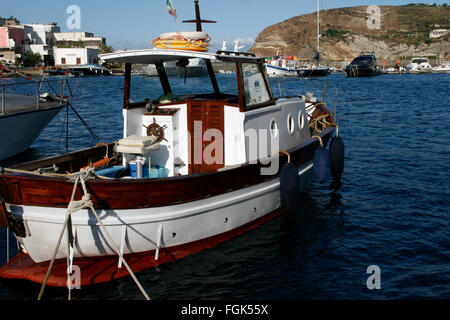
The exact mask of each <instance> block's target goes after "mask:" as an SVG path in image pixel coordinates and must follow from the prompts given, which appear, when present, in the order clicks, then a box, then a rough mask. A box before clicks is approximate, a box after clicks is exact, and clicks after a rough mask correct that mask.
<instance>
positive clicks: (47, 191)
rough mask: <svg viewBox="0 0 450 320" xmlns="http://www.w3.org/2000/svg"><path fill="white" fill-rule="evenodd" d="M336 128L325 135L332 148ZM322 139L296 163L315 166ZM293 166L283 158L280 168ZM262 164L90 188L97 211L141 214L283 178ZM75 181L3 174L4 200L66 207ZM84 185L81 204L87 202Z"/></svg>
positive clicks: (0, 191) (295, 155)
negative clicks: (138, 210)
mask: <svg viewBox="0 0 450 320" xmlns="http://www.w3.org/2000/svg"><path fill="white" fill-rule="evenodd" d="M333 131H334V128H332V127H330V128H328V129H326V130H325V131H324V132H323V133H322V134H321V136H322V140H323V143H324V144H325V145H326V143H327V142H328V140H329V138H330V136H331V134H332V132H333ZM318 146H319V141H318V140H314V139H313V140H310V141H309V142H307V143H304V144H302V145H300V146H298V147H297V148H296V149H294V150H288V152H289V153H290V156H291V162H292V163H294V164H295V165H296V166H297V167H300V166H302V165H304V164H305V163H307V162H309V161H311V160H312V159H313V157H314V153H315V150H316V149H317V147H318ZM286 161H287V157H286V156H284V155H283V156H280V163H279V169H281V167H282V166H283V164H284V163H285V162H286ZM262 167H263V166H262V165H261V164H259V163H258V164H245V165H242V166H239V167H237V168H233V169H229V170H223V171H217V172H211V173H200V174H193V175H187V176H177V177H169V178H163V179H141V180H128V179H112V180H103V179H91V180H88V181H87V189H88V192H89V193H90V194H91V197H92V201H93V203H94V206H95V208H96V209H136V208H151V207H160V206H168V205H174V204H180V203H185V202H190V201H195V200H200V199H204V198H209V197H212V196H216V195H220V194H224V193H227V192H231V191H235V190H239V189H242V188H245V187H249V186H253V185H257V184H259V183H261V182H264V181H268V180H271V179H273V178H276V177H278V176H279V171H280V170H279V171H278V173H277V174H275V175H261V168H262ZM73 183H74V182H73V181H72V180H69V179H67V178H61V177H44V176H35V175H30V174H25V173H15V174H0V195H1V196H2V197H3V198H4V199H5V202H7V203H9V204H14V205H27V206H42V207H57V208H66V207H67V206H68V204H69V202H70V198H71V195H72V190H73ZM82 195H83V190H82V187H81V186H79V187H78V189H77V192H76V195H75V199H81V197H82Z"/></svg>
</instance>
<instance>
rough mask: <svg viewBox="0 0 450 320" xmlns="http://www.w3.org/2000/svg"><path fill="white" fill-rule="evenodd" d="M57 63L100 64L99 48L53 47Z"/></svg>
mask: <svg viewBox="0 0 450 320" xmlns="http://www.w3.org/2000/svg"><path fill="white" fill-rule="evenodd" d="M53 53H54V58H55V65H57V66H60V67H67V66H76V65H83V64H91V63H94V64H98V61H99V58H98V49H97V48H57V47H55V48H54V49H53Z"/></svg>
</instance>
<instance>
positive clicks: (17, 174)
mask: <svg viewBox="0 0 450 320" xmlns="http://www.w3.org/2000/svg"><path fill="white" fill-rule="evenodd" d="M333 130H335V128H334V127H332V126H330V127H328V128H326V129H325V130H324V131H323V132H321V133H320V134H318V136H320V137H324V136H326V135H328V134H329V133H331V131H333ZM314 143H316V144H319V141H318V140H317V139H314V138H309V139H308V140H306V141H305V142H303V143H301V144H299V145H298V146H296V147H294V148H291V149H289V150H286V152H288V153H294V152H297V151H299V150H300V149H303V148H305V147H307V146H308V145H310V144H314ZM113 144H114V142H112V143H110V144H109V145H113ZM102 147H103V146H95V147H91V148H86V149H82V150H78V151H74V152H71V153H66V154H63V155H58V156H52V157H48V158H44V159H40V160H34V161H30V162H25V163H22V164H17V165H14V166H11V167H10V168H11V169H17V170H20V166H22V165H23V166H24V165H27V164H28V165H29V164H38V163H39V162H41V161H49V160H51V159H57V158H59V157H61V156H66V155H70V154H76V153H78V152H83V151H86V152H87V151H91V150H94V149H96V148H98V149H99V148H102ZM276 157H278V158H283V157H285V155H282V154H278V155H276ZM258 160H261V159H258ZM254 165H255V164H251V163H249V162H246V163H242V164H238V165H235V166H232V167H230V168H227V167H224V168H222V169H221V170H219V171H210V172H200V173H194V174H187V175H180V176H172V177H165V178H152V179H147V178H142V179H123V178H111V179H104V178H102V177H101V176H97V175H96V176H95V178H90V179H89V182H97V183H98V182H102V183H103V182H106V183H117V182H120V183H126V184H129V183H131V184H135V183H149V182H152V183H153V182H164V181H168V180H170V181H173V180H186V179H190V178H196V177H203V176H212V175H216V174H218V173H221V172H227V171H230V170H236V169H243V168H245V167H249V166H254ZM258 165H259V166H260V167H264V166H267V165H263V164H261V163H259V162H258ZM4 169H6V171H7V169H8V168H4ZM75 174H77V172H75V173H73V174H72V175H67V176H62V175H61V176H48V175H45V174H39V173H33V172H32V171H30V172H29V173H27V172H26V170H24V171H23V172H10V173H7V172H5V170H3V171H2V170H0V177H1V176H5V177H20V178H24V179H27V178H28V179H33V180H35V179H42V180H43V181H44V180H47V179H48V180H68V181H70V182H72V181H73V180H74V178H73V176H74V175H75ZM274 176H277V174H276V175H274Z"/></svg>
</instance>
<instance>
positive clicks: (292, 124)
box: [287, 114, 295, 135]
mask: <svg viewBox="0 0 450 320" xmlns="http://www.w3.org/2000/svg"><path fill="white" fill-rule="evenodd" d="M287 130H288V132H289V134H290V135H293V134H294V130H295V122H294V118H293V117H292V116H291V114H289V115H288V117H287Z"/></svg>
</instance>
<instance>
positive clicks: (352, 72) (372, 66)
mask: <svg viewBox="0 0 450 320" xmlns="http://www.w3.org/2000/svg"><path fill="white" fill-rule="evenodd" d="M345 73H347V76H349V77H370V76H378V75H380V74H382V73H383V71H382V69H381V68H380V66H379V65H378V64H377V58H376V57H375V53H374V52H371V53H364V52H361V54H360V55H359V56H358V57H356V58H355V59H353V61H352V62H351V63H350V64H349V65H347V67H345Z"/></svg>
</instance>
